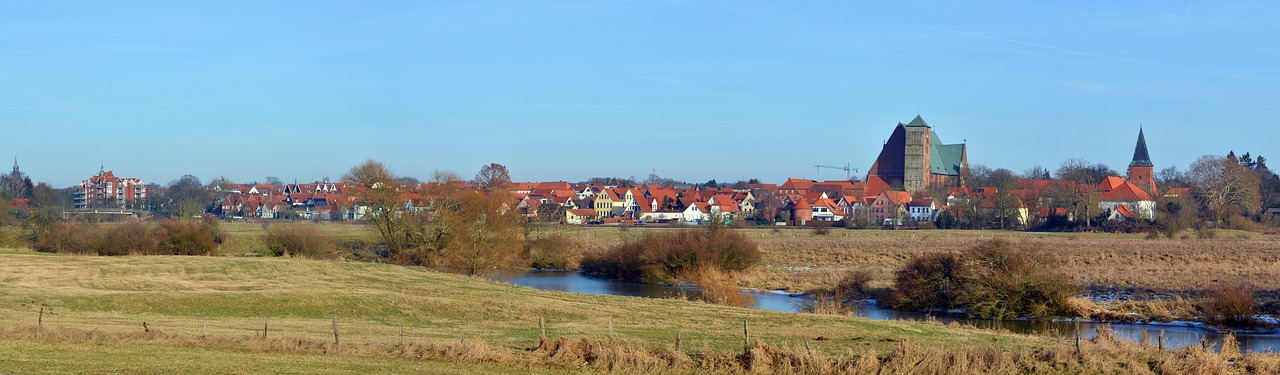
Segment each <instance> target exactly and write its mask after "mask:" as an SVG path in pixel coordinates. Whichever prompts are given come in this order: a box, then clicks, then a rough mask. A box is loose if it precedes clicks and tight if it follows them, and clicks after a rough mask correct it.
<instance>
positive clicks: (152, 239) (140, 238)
mask: <svg viewBox="0 0 1280 375" xmlns="http://www.w3.org/2000/svg"><path fill="white" fill-rule="evenodd" d="M93 231H96V232H98V234H97V238H99V239H101V244H100V245H98V246H97V247H98V255H129V254H140V255H148V254H155V253H156V249H157V247H158V246H159V244H158V242H157V240H156V235H155V228H153V226H151V225H147V224H145V223H142V222H139V221H129V222H124V223H121V224H116V225H115V226H114V227H103V226H95V227H94V229H93Z"/></svg>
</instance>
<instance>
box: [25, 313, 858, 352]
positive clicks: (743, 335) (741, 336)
mask: <svg viewBox="0 0 1280 375" xmlns="http://www.w3.org/2000/svg"><path fill="white" fill-rule="evenodd" d="M9 312H12V313H13V314H0V322H2V324H3V325H4V326H6V327H19V326H38V327H44V328H70V329H78V330H83V331H93V332H98V333H103V334H136V333H155V334H164V335H167V336H168V337H172V338H178V339H193V340H195V339H204V338H225V339H233V340H249V339H260V338H266V339H273V338H289V339H302V340H309V341H312V342H316V343H341V344H357V343H361V344H368V343H374V344H381V345H388V346H392V345H396V344H399V345H404V344H405V343H418V344H428V343H429V344H453V343H458V342H460V341H465V340H475V339H479V340H483V341H485V342H487V343H490V344H498V345H504V346H509V347H517V348H533V347H537V346H538V345H539V343H540V340H541V339H542V338H544V337H545V338H554V337H589V338H593V339H601V340H604V339H607V340H615V339H616V340H631V341H641V342H650V343H652V342H655V341H656V342H665V343H667V344H673V345H676V346H677V347H679V348H682V349H685V350H692V351H695V352H696V351H707V350H734V349H739V348H742V345H746V344H747V343H748V342H749V341H748V337H750V338H751V339H755V338H756V336H755V334H754V332H749V331H748V330H749V329H751V328H752V327H751V326H749V323H748V322H747V321H746V320H743V321H740V322H737V323H733V324H728V325H724V324H717V326H718V328H717V329H714V330H705V329H681V328H676V327H668V326H665V325H664V324H659V323H654V322H644V321H637V320H632V319H614V318H611V319H609V320H608V321H607V323H605V324H599V323H594V322H585V321H578V320H565V321H555V320H551V319H546V318H544V317H539V316H530V317H528V318H527V319H521V320H519V321H506V322H484V323H480V324H459V323H457V319H441V321H440V322H421V321H419V322H399V321H387V320H377V319H363V318H359V317H343V316H342V315H330V316H328V317H292V316H290V317H261V318H259V317H250V316H218V317H213V316H209V317H200V316H174V315H157V314H148V315H130V314H121V313H102V312H80V311H70V310H66V309H62V308H58V307H49V306H33V305H25V306H23V307H22V308H20V309H18V311H12V310H10V311H9ZM724 323H730V322H724ZM737 325H740V327H736V328H731V327H735V326H737ZM806 340H807V339H806V338H804V337H795V338H782V339H780V338H778V337H776V336H775V337H770V341H771V342H773V343H776V344H782V345H784V346H789V347H799V346H800V345H801V344H802V343H803V344H805V345H806V347H807V346H808V345H809V343H807V342H805V341H806ZM817 340H819V341H821V340H823V339H821V338H819V339H817ZM667 344H664V345H667ZM813 345H818V343H816V342H815V343H813ZM815 349H816V348H815ZM828 349H836V348H835V347H831V348H828Z"/></svg>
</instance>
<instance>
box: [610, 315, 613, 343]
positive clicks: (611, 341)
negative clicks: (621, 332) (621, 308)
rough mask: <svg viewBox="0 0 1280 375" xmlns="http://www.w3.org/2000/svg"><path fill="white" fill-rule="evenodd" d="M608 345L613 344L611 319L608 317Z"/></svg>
mask: <svg viewBox="0 0 1280 375" xmlns="http://www.w3.org/2000/svg"><path fill="white" fill-rule="evenodd" d="M609 343H610V344H612V343H613V317H612V316H611V317H609Z"/></svg>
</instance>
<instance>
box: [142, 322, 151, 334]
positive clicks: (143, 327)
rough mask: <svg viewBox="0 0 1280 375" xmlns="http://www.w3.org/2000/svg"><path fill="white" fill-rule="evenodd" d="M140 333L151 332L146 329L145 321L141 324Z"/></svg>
mask: <svg viewBox="0 0 1280 375" xmlns="http://www.w3.org/2000/svg"><path fill="white" fill-rule="evenodd" d="M142 332H147V333H150V332H151V328H147V322H145V321H144V322H142Z"/></svg>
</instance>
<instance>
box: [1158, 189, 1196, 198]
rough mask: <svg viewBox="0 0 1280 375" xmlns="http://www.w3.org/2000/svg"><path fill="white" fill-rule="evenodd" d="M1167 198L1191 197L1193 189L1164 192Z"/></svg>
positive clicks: (1167, 190) (1166, 190)
mask: <svg viewBox="0 0 1280 375" xmlns="http://www.w3.org/2000/svg"><path fill="white" fill-rule="evenodd" d="M1164 196H1166V197H1187V196H1191V188H1168V189H1165V190H1164Z"/></svg>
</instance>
